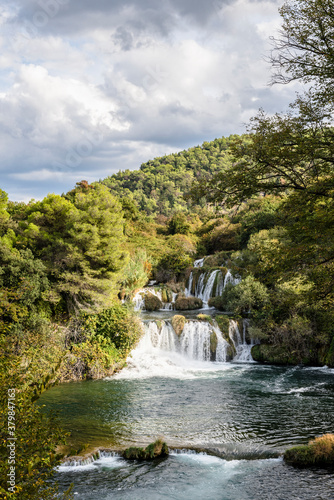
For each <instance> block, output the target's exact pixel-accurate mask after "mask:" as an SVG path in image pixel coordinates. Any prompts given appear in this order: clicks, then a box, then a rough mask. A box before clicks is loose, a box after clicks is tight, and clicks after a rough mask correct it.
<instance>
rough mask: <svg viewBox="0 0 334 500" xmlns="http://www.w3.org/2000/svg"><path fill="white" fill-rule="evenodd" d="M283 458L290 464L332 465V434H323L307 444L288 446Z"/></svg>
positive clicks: (333, 454) (306, 465) (333, 435)
mask: <svg viewBox="0 0 334 500" xmlns="http://www.w3.org/2000/svg"><path fill="white" fill-rule="evenodd" d="M284 460H285V461H286V462H287V463H288V464H291V465H296V466H301V467H308V466H313V465H321V466H329V467H334V434H324V435H323V436H319V437H317V438H315V439H314V440H312V441H310V442H309V444H308V445H304V446H296V447H294V448H290V449H289V450H287V451H286V452H285V453H284Z"/></svg>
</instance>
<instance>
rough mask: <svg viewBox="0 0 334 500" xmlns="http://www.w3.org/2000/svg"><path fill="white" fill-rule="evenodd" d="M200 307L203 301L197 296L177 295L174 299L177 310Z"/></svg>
mask: <svg viewBox="0 0 334 500" xmlns="http://www.w3.org/2000/svg"><path fill="white" fill-rule="evenodd" d="M201 307H203V301H202V299H199V298H198V297H178V298H177V299H176V301H175V309H176V310H177V311H188V310H194V309H201Z"/></svg>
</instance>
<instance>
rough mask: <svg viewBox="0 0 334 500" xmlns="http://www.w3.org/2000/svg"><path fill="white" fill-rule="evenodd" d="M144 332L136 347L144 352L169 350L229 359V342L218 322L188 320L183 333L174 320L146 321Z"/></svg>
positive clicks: (187, 355)
mask: <svg viewBox="0 0 334 500" xmlns="http://www.w3.org/2000/svg"><path fill="white" fill-rule="evenodd" d="M143 324H144V329H145V334H144V336H143V338H142V339H141V341H140V343H139V345H138V347H137V350H138V351H141V352H147V353H148V352H151V353H152V352H153V351H168V352H174V353H177V354H179V355H181V356H182V357H184V358H187V359H190V360H196V361H211V360H212V359H215V360H216V361H219V362H225V361H226V360H227V348H228V342H227V341H226V340H225V339H224V338H223V335H222V333H221V331H220V329H219V327H218V325H217V323H216V322H214V321H213V324H211V322H210V323H209V322H208V321H199V320H188V321H187V322H186V323H185V325H184V328H183V331H182V333H181V334H180V335H177V334H176V333H175V331H174V328H173V326H172V323H171V321H169V320H163V321H147V322H144V323H143Z"/></svg>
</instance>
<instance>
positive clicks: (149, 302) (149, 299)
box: [144, 293, 162, 311]
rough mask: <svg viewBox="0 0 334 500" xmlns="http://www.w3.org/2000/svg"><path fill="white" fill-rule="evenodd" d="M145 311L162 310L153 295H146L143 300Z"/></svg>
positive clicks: (157, 298)
mask: <svg viewBox="0 0 334 500" xmlns="http://www.w3.org/2000/svg"><path fill="white" fill-rule="evenodd" d="M144 302H145V309H146V311H158V310H159V309H161V308H162V302H161V300H160V299H159V297H157V296H156V295H153V293H147V294H146V295H145V298H144Z"/></svg>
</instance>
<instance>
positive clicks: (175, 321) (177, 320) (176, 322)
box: [172, 314, 187, 336]
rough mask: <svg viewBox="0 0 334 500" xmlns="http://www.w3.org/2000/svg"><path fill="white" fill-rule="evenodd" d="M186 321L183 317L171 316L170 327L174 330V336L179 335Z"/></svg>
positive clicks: (178, 315)
mask: <svg viewBox="0 0 334 500" xmlns="http://www.w3.org/2000/svg"><path fill="white" fill-rule="evenodd" d="M186 321H187V320H186V318H185V317H184V316H181V315H180V314H176V315H175V316H173V318H172V327H173V328H174V332H175V333H176V335H178V336H180V335H181V333H182V332H183V329H184V325H185V324H186Z"/></svg>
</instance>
